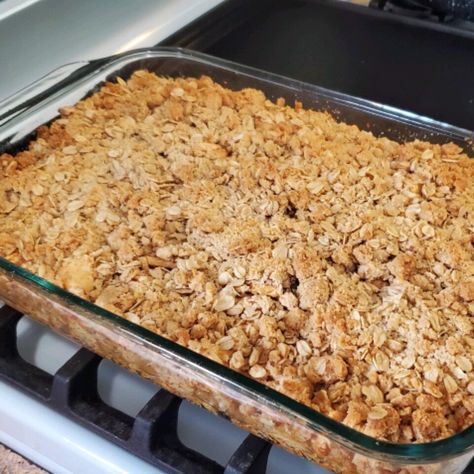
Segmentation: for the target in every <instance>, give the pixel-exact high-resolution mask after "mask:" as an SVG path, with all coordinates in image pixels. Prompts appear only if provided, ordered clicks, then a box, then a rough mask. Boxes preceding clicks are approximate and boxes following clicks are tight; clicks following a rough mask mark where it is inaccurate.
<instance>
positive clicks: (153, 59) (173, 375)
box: [0, 48, 474, 474]
mask: <svg viewBox="0 0 474 474" xmlns="http://www.w3.org/2000/svg"><path fill="white" fill-rule="evenodd" d="M137 69H148V70H150V71H153V72H155V73H157V74H159V75H166V76H200V75H202V74H205V75H208V76H211V77H212V78H213V79H214V80H215V81H217V82H219V83H221V84H223V85H225V86H226V87H229V88H231V89H240V88H244V87H253V88H257V89H260V90H262V91H264V92H265V94H266V95H267V97H269V98H270V99H273V100H274V99H276V98H278V97H284V98H285V99H286V100H287V102H288V103H293V102H294V101H295V100H299V101H301V102H302V103H303V105H304V106H305V107H307V108H316V109H320V110H321V109H324V110H327V111H330V112H331V113H333V114H335V115H336V116H337V117H338V118H340V119H342V120H344V121H346V122H349V123H353V124H356V125H358V126H359V127H360V128H362V129H365V130H370V131H372V132H373V133H375V134H376V135H386V136H388V137H389V138H393V139H398V140H404V141H406V140H412V139H415V138H419V139H423V140H429V141H431V142H437V143H445V142H454V143H456V144H458V145H459V146H461V147H462V148H463V149H464V150H465V151H466V152H467V153H469V154H471V156H472V149H471V148H470V147H471V143H472V139H474V134H473V133H472V132H470V131H467V130H461V129H459V128H454V127H452V126H450V125H447V124H443V123H439V122H435V121H433V120H431V119H428V118H425V117H419V116H417V115H416V114H413V113H408V112H404V111H400V110H397V109H394V108H391V107H386V106H382V105H379V104H375V103H371V102H369V101H366V100H361V99H357V98H353V97H349V96H346V95H343V94H340V93H337V92H332V91H329V90H326V89H322V88H319V87H315V86H313V85H309V84H305V83H302V82H298V81H294V80H290V79H287V78H283V77H280V76H276V75H273V74H269V73H266V72H262V71H258V70H255V69H251V68H247V67H244V66H240V65H237V64H233V63H230V62H227V61H223V60H220V59H216V58H213V57H210V56H206V55H203V54H200V53H195V52H190V51H186V50H182V49H176V48H154V49H146V50H138V51H133V52H129V53H125V54H122V55H119V56H114V57H110V58H105V59H100V60H96V61H91V62H80V63H72V64H69V65H66V66H64V67H62V68H60V69H58V70H56V71H54V72H53V73H51V74H49V75H47V76H45V77H44V78H43V79H41V80H40V81H38V82H37V83H35V84H32V85H31V86H29V87H27V88H26V89H24V90H22V91H20V92H19V93H18V94H16V95H15V96H13V97H11V98H9V99H7V100H6V101H4V102H3V103H0V153H1V152H12V153H14V152H16V151H18V150H21V149H22V148H23V147H25V145H26V144H27V143H28V141H29V140H31V138H32V137H34V131H35V129H36V128H37V127H38V126H40V125H42V124H45V123H48V122H49V121H51V120H52V119H53V118H54V117H56V116H58V109H59V108H61V107H64V106H68V105H73V104H74V103H76V102H77V101H78V100H80V99H81V98H83V97H85V96H86V95H88V94H91V93H93V92H94V91H96V90H97V89H98V88H99V87H100V85H101V84H102V83H103V82H104V81H105V80H114V79H115V78H116V77H118V76H120V77H122V78H124V79H126V78H128V77H129V76H130V75H131V74H132V73H133V72H134V71H135V70H137ZM0 298H1V299H2V300H4V301H5V302H6V303H8V304H9V305H11V306H13V307H15V308H17V309H18V310H20V311H23V312H25V313H28V314H29V315H31V316H32V317H34V318H35V319H37V320H38V321H40V322H41V323H44V324H46V325H48V326H50V327H51V328H52V329H54V330H56V331H57V332H59V333H61V334H63V335H65V336H68V337H70V338H71V339H73V340H75V341H77V342H79V343H80V344H82V345H83V346H85V347H87V348H89V349H90V350H92V351H94V352H96V353H98V354H99V355H101V356H104V357H107V358H109V359H112V360H113V361H114V362H116V363H118V364H120V365H122V366H124V367H126V368H128V369H130V370H132V371H134V372H136V373H138V374H140V375H141V376H143V377H145V378H147V379H149V380H151V381H153V382H155V383H157V384H159V385H161V386H163V387H164V388H166V389H168V390H170V391H171V392H173V393H176V394H177V395H179V396H180V397H183V398H186V399H188V400H189V401H191V402H194V403H196V404H198V405H201V406H203V407H205V408H207V409H209V410H210V411H212V412H214V413H219V414H222V415H224V416H226V417H228V418H229V419H230V420H232V421H233V422H234V423H235V424H237V425H238V426H240V427H242V428H244V429H246V430H248V431H250V432H252V433H254V434H256V435H258V436H261V437H263V438H266V439H269V440H270V441H272V442H274V443H276V444H278V445H280V446H282V447H284V448H286V449H288V450H290V451H292V452H294V453H296V454H299V455H302V456H304V457H306V458H308V459H310V460H312V461H314V462H315V463H318V464H320V465H322V466H324V467H326V468H328V469H330V470H332V471H335V472H341V473H366V472H369V471H370V472H373V473H384V474H388V473H443V474H448V473H460V472H462V471H463V469H464V468H465V467H466V466H467V464H468V463H469V461H470V460H471V458H472V457H473V455H474V426H471V427H470V428H468V429H467V430H465V431H463V432H461V433H458V434H457V435H455V436H452V437H450V438H447V439H444V440H441V441H437V442H432V443H424V444H394V443H388V442H384V441H379V440H376V439H374V438H370V437H368V436H365V435H363V434H361V433H359V432H357V431H355V430H352V429H351V428H349V427H347V426H345V425H343V424H341V423H338V422H336V421H334V420H332V419H330V418H328V417H326V416H324V415H322V414H320V413H318V412H316V411H314V410H312V409H310V408H309V407H307V406H304V405H302V404H300V403H298V402H296V401H295V400H292V399H290V398H288V397H286V396H284V395H282V394H280V393H278V392H276V391H274V390H272V389H270V388H268V387H266V386H264V385H263V384H260V383H258V382H256V381H255V380H252V379H249V378H247V377H245V376H243V375H241V374H239V373H237V372H234V371H232V370H231V369H228V368H227V367H224V366H223V365H220V364H218V363H216V362H213V361H212V360H210V359H207V358H205V357H204V356H201V355H199V354H197V353H194V352H192V351H190V350H189V349H186V348H184V347H182V346H180V345H178V344H176V343H174V342H171V341H169V340H167V339H165V338H163V337H161V336H159V335H156V334H154V333H152V332H150V331H148V330H146V329H144V328H142V327H139V326H138V325H135V324H133V323H131V322H129V321H127V320H125V319H123V318H121V317H119V316H116V315H114V314H112V313H110V312H108V311H106V310H104V309H101V308H99V307H98V306H96V305H94V304H91V303H89V302H87V301H85V300H83V299H81V298H79V297H77V296H75V295H73V294H71V293H68V292H67V291H65V290H62V289H61V288H59V287H57V286H55V285H53V284H51V283H49V282H48V281H46V280H44V279H42V278H40V277H38V276H35V275H33V274H32V273H30V272H28V271H26V270H24V269H22V268H20V267H18V266H15V265H14V264H12V263H10V262H8V261H6V260H4V259H1V258H0Z"/></svg>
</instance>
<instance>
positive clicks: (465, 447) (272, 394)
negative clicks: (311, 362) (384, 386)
mask: <svg viewBox="0 0 474 474" xmlns="http://www.w3.org/2000/svg"><path fill="white" fill-rule="evenodd" d="M153 58H157V59H159V58H162V59H166V58H169V59H183V60H191V61H196V62H198V63H201V64H207V65H209V66H213V67H218V68H220V69H225V70H227V71H229V72H233V73H237V74H243V75H245V76H247V77H250V78H255V79H257V80H260V81H265V82H269V83H273V84H275V85H279V86H283V87H285V88H287V89H291V90H292V91H294V92H313V93H315V94H317V95H319V96H321V97H323V98H327V99H329V100H331V101H332V102H336V103H342V104H344V105H346V106H352V107H353V108H356V109H358V110H362V111H363V112H366V113H371V114H372V115H379V116H383V117H385V118H389V119H392V120H396V121H398V122H403V123H405V124H408V125H412V126H416V127H418V128H423V129H426V130H427V131H430V132H432V133H435V132H438V133H442V134H443V135H450V136H452V137H453V138H456V139H467V140H469V139H471V138H472V137H474V133H473V132H470V131H468V130H464V129H462V128H459V127H454V126H451V125H449V124H446V123H443V122H439V121H436V120H433V119H430V118H428V117H421V116H418V115H416V114H415V113H412V112H407V111H404V110H400V109H397V108H395V107H391V106H385V105H382V104H378V103H376V102H372V101H369V100H366V99H361V98H357V97H353V96H350V95H347V94H343V93H340V92H336V91H331V90H330V89H326V88H322V87H319V86H315V85H312V84H308V83H305V82H302V81H297V80H294V79H290V78H286V77H284V76H281V75H277V74H273V73H269V72H266V71H261V70H259V69H256V68H251V67H248V66H243V65H240V64H237V63H234V62H231V61H227V60H223V59H220V58H215V57H213V56H210V55H207V54H203V53H198V52H195V51H189V50H185V49H183V48H175V47H154V48H143V49H139V50H133V51H129V52H126V53H122V54H119V55H114V56H109V57H106V58H101V59H97V60H93V61H90V62H87V63H86V65H85V66H82V67H81V71H82V73H81V74H80V75H79V76H75V77H74V78H73V79H69V78H68V77H67V78H66V79H64V80H63V81H61V84H62V87H60V88H59V89H55V90H54V91H53V92H52V93H51V94H50V95H49V94H47V93H46V95H45V96H44V97H42V98H41V100H39V101H38V102H37V103H35V104H34V105H32V106H31V107H27V108H25V109H24V110H21V111H20V113H19V114H16V115H14V116H13V117H12V120H7V121H6V122H4V124H2V125H1V126H0V130H1V131H8V129H9V128H12V127H13V126H14V125H16V124H18V123H20V122H21V121H22V119H24V118H26V117H32V116H35V114H38V113H39V112H41V110H42V109H43V108H44V107H45V106H46V105H47V104H48V103H50V102H51V101H52V100H53V99H54V100H56V99H59V98H60V97H61V96H64V95H66V94H70V93H71V92H73V91H74V90H75V89H76V88H78V87H79V86H80V85H81V84H83V83H86V82H88V81H91V80H93V79H94V77H95V76H99V75H103V73H104V72H107V70H108V69H110V73H113V72H115V69H114V68H115V67H117V66H119V65H120V63H122V62H123V63H124V64H122V66H126V65H127V64H129V63H131V62H133V61H136V60H140V59H153ZM71 64H74V63H71ZM77 64H83V62H78V63H77ZM53 72H54V71H53ZM211 75H212V74H211ZM45 77H46V76H45ZM40 82H41V79H40V80H39V81H37V83H38V84H39V83H40ZM101 82H102V81H98V82H96V83H94V86H95V85H98V84H100V83H101ZM34 84H36V83H33V85H32V86H34ZM29 87H31V86H29ZM21 92H22V91H20V92H19V94H21ZM46 92H48V91H46ZM79 100H80V99H79ZM1 108H2V103H0V115H1V113H2V110H1ZM8 113H9V111H8V110H7V111H6V115H8ZM12 123H13V125H12ZM0 269H3V270H4V271H5V272H8V273H10V274H12V275H14V276H16V277H17V278H19V279H20V280H24V281H27V282H28V283H30V284H32V285H33V286H34V287H36V288H38V289H40V290H46V291H47V292H48V293H52V294H54V295H55V296H57V297H58V298H60V299H61V300H63V301H64V303H66V304H68V305H72V306H75V307H81V308H84V309H85V310H87V311H88V312H90V313H93V314H94V315H96V316H99V317H100V318H105V319H106V320H108V321H109V322H110V323H112V324H113V325H114V326H116V327H119V328H120V329H122V330H124V331H125V332H128V333H129V334H131V335H132V336H134V337H137V338H139V339H142V340H144V341H147V342H148V343H151V344H152V345H153V346H155V347H156V348H158V349H160V350H163V351H165V352H166V353H168V354H171V355H174V356H176V357H178V358H180V359H185V360H186V361H187V362H191V363H192V364H194V365H199V366H201V367H202V368H204V369H205V370H206V371H208V372H211V373H213V374H214V375H215V376H217V377H219V378H220V379H221V380H222V381H223V382H224V383H230V384H232V385H233V386H234V387H237V388H239V389H244V390H245V391H246V392H249V393H251V394H252V395H254V396H257V397H258V398H263V399H264V400H265V401H266V402H269V403H270V404H271V405H275V406H277V407H280V408H284V410H285V412H286V413H287V414H289V415H290V416H294V417H295V416H296V418H298V419H300V420H302V421H304V422H305V423H306V424H307V426H308V427H310V428H312V429H313V428H316V431H320V430H318V429H317V427H321V428H322V429H323V430H324V432H325V433H326V435H329V436H330V435H335V436H336V439H337V440H338V441H339V442H342V443H344V442H349V443H350V444H351V448H356V449H358V450H361V451H363V452H367V451H370V452H373V453H374V454H375V453H376V454H378V455H379V456H381V457H386V456H390V457H391V458H392V459H396V460H398V461H400V462H405V463H409V464H416V463H423V462H424V463H427V462H431V463H434V462H439V461H442V460H444V459H449V458H453V457H455V456H457V455H461V454H465V453H467V452H468V451H469V450H471V449H472V448H473V446H474V425H471V426H470V427H468V428H467V429H465V430H463V431H461V432H459V433H456V434H454V435H452V436H450V437H448V438H444V439H441V440H438V441H433V442H428V443H409V444H402V443H391V442H387V441H383V440H379V439H376V438H373V437H370V436H367V435H365V434H363V433H361V432H359V431H357V430H354V429H352V428H350V427H348V426H347V425H344V424H343V423H340V422H338V421H336V420H333V419H331V418H329V417H327V416H326V415H323V414H322V413H319V412H317V411H316V410H314V409H312V408H310V407H308V406H306V405H304V404H301V403H299V402H297V401H296V400H294V399H292V398H290V397H288V396H286V395H284V394H282V393H280V392H277V391H276V390H274V389H271V388H270V387H267V386H266V385H264V384H262V383H260V382H257V381H255V380H253V379H251V378H250V377H246V376H244V375H242V374H240V373H238V372H236V371H234V370H232V369H230V368H228V367H226V366H224V365H223V364H219V363H217V362H215V361H213V360H211V359H208V358H207V357H205V356H203V355H201V354H199V353H197V352H194V351H192V350H190V349H188V348H186V347H184V346H181V345H179V344H177V343H175V342H173V341H171V340H169V339H166V338H164V337H163V336H160V335H158V334H155V333H153V332H151V331H149V330H147V329H145V328H143V327H141V326H139V325H137V324H135V323H132V322H130V321H128V320H126V319H124V318H122V317H120V316H118V315H115V314H114V313H111V312H109V311H107V310H105V309H103V308H100V307H99V306H97V305H95V304H93V303H90V302H89V301H86V300H85V299H83V298H80V297H78V296H76V295H74V294H72V293H69V292H68V291H66V290H63V289H62V288H60V287H58V286H56V285H54V284H52V283H50V282H48V281H47V280H45V279H43V278H41V277H39V276H36V275H34V274H33V273H31V272H30V271H28V270H26V269H24V268H21V267H19V266H17V265H15V264H13V263H11V262H9V261H8V260H6V259H4V258H2V257H0ZM324 432H323V434H324Z"/></svg>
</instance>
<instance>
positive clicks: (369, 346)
mask: <svg viewBox="0 0 474 474" xmlns="http://www.w3.org/2000/svg"><path fill="white" fill-rule="evenodd" d="M61 113H62V117H61V118H60V119H58V120H56V121H55V122H54V123H53V124H52V125H51V126H49V127H42V128H40V129H39V132H38V137H37V139H36V140H34V141H33V142H32V143H31V145H30V147H29V149H28V150H27V151H24V152H21V153H18V154H17V155H16V156H10V155H2V156H0V178H1V179H0V225H1V227H0V255H2V256H4V257H5V258H7V259H9V260H10V261H12V262H14V263H16V264H19V265H21V266H23V267H25V268H27V269H29V270H30V271H32V272H34V273H36V274H38V275H40V276H42V277H43V278H46V279H47V280H50V281H52V282H54V283H56V284H58V285H60V286H62V287H64V288H66V289H67V290H69V291H71V292H73V293H75V294H77V295H79V296H82V297H84V298H86V299H88V300H90V301H93V302H95V303H96V304H97V305H99V306H102V307H104V308H106V309H108V310H110V311H113V312H115V313H117V314H119V315H121V316H123V317H124V318H126V319H128V320H129V321H132V322H134V323H137V324H140V325H141V326H144V327H145V328H147V329H149V330H151V331H153V332H156V333H159V334H162V335H164V336H166V337H168V338H170V339H172V340H174V341H176V342H178V343H179V344H182V345H185V346H187V347H189V348H191V349H193V350H195V351H197V352H200V353H201V354H204V355H206V356H208V357H210V358H212V359H214V360H216V361H218V362H221V363H223V364H225V365H228V366H230V367H231V368H233V369H235V370H238V371H240V372H242V373H243V374H248V375H249V376H250V377H253V378H255V379H257V380H259V381H261V382H262V383H264V384H267V385H269V386H271V387H273V388H275V389H276V390H279V391H281V392H283V393H285V394H287V395H289V396H290V397H293V398H295V399H296V400H298V401H300V402H302V403H304V404H306V405H309V406H310V407H312V408H314V409H316V410H318V411H320V412H322V413H324V414H326V415H328V416H330V417H332V418H334V419H336V420H339V421H342V422H343V423H345V424H347V425H349V426H351V427H354V428H355V429H357V430H360V431H362V432H364V433H366V434H368V435H371V436H374V437H376V438H380V439H387V440H391V441H395V442H404V443H406V442H422V441H431V440H435V439H440V438H444V437H447V436H450V435H452V434H454V433H456V432H459V431H461V430H462V429H464V428H466V427H468V426H470V425H471V424H472V423H473V420H474V372H473V356H474V334H473V326H472V322H471V318H472V317H473V315H474V251H473V248H474V247H473V242H474V237H473V236H474V191H473V190H474V188H473V186H472V182H473V178H474V162H473V161H471V160H470V159H469V158H468V157H467V156H466V155H465V154H463V153H462V151H461V150H460V149H459V148H458V147H457V146H455V145H453V144H447V145H434V144H430V143H425V142H420V141H414V142H411V143H404V144H401V143H396V142H394V141H390V140H388V139H387V138H375V137H374V136H373V135H372V134H370V133H367V132H364V131H361V130H359V129H358V128H357V127H355V126H351V125H347V124H344V123H337V122H336V121H335V119H334V118H333V117H332V116H330V115H329V114H327V113H320V112H316V111H313V110H304V109H303V108H302V107H301V105H300V104H296V107H295V108H292V107H288V106H285V104H284V101H283V100H282V99H280V100H279V101H277V103H276V104H275V103H272V102H270V101H269V100H266V98H265V96H264V95H263V93H262V92H260V91H257V90H252V89H244V90H241V91H237V92H235V91H231V90H228V89H225V88H223V87H222V86H220V85H218V84H216V83H214V82H213V81H212V80H211V79H209V78H207V77H202V78H200V79H192V78H186V79H169V78H163V77H157V76H156V75H154V74H151V73H148V72H145V71H139V72H136V73H135V74H134V75H133V77H132V78H131V79H130V80H129V81H127V82H125V81H123V80H121V79H119V80H118V83H116V84H111V83H108V84H106V85H105V86H104V87H103V88H102V90H101V91H100V92H98V93H96V94H94V95H93V96H91V97H89V98H88V99H85V100H83V101H81V102H80V103H78V104H77V105H76V106H74V107H71V108H67V109H63V110H62V112H61Z"/></svg>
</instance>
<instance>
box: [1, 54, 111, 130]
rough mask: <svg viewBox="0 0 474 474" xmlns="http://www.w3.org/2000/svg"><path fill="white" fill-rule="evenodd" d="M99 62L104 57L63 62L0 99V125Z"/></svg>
mask: <svg viewBox="0 0 474 474" xmlns="http://www.w3.org/2000/svg"><path fill="white" fill-rule="evenodd" d="M101 62H105V61H104V59H97V60H94V61H77V62H73V63H69V64H65V65H64V66H61V67H58V68H57V69H54V70H53V71H51V72H50V73H48V74H46V75H45V76H43V77H42V78H41V79H39V80H37V81H35V82H33V83H31V84H29V85H28V86H26V87H24V88H23V89H20V90H19V91H18V92H16V93H14V94H13V95H11V96H9V97H7V98H6V99H4V100H3V101H0V127H1V126H2V125H4V124H5V123H7V122H9V121H10V120H11V119H12V118H14V117H16V116H17V115H19V114H20V113H21V112H23V111H24V110H27V109H29V108H31V107H33V106H35V105H36V104H38V103H39V102H41V101H42V100H43V99H45V98H46V97H50V96H51V95H52V94H54V93H55V92H56V91H59V90H61V88H62V87H63V85H64V83H65V82H66V81H70V80H71V79H72V78H76V77H77V78H79V77H81V76H82V75H83V74H85V73H86V72H88V71H90V69H91V67H92V68H96V67H97V66H98V65H99V63H101Z"/></svg>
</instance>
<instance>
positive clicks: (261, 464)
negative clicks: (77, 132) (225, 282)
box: [0, 306, 474, 474]
mask: <svg viewBox="0 0 474 474" xmlns="http://www.w3.org/2000/svg"><path fill="white" fill-rule="evenodd" d="M22 317H23V314H22V313H20V312H18V311H16V310H15V309H13V308H10V307H9V306H3V307H2V308H0V379H1V380H4V381H6V382H8V383H10V384H11V385H13V386H14V387H16V388H18V389H20V390H22V391H23V392H26V393H27V394H28V395H30V396H32V397H33V398H35V399H36V400H39V401H41V402H42V403H44V404H45V405H47V406H48V407H50V408H53V409H54V410H56V411H58V412H60V413H62V414H63V415H65V416H67V417H68V418H70V419H72V420H73V421H76V422H77V423H79V424H81V425H83V426H85V427H86V428H88V429H90V430H91V431H93V432H94V433H97V434H98V435H100V436H102V437H103V438H105V439H107V440H109V441H111V442H112V443H114V444H116V445H118V446H120V447H121V448H124V449H125V450H127V451H129V452H130V453H133V454H135V455H136V456H138V457H140V458H142V459H144V460H145V461H147V462H149V463H150V464H152V465H154V466H156V467H158V468H160V469H161V470H163V471H165V472H168V473H173V474H261V473H264V472H265V471H266V466H267V460H268V455H269V453H270V448H271V447H272V445H271V444H270V443H269V442H267V441H264V440H262V439H260V438H258V437H256V436H254V435H248V436H247V437H246V438H245V439H244V441H243V442H242V444H241V445H240V446H239V447H238V448H237V450H236V451H235V452H234V453H233V454H232V456H231V457H230V460H229V462H228V463H227V464H226V465H225V466H221V465H220V464H218V463H216V462H215V461H213V460H212V459H210V458H208V457H206V456H204V455H202V454H200V453H198V452H197V451H194V450H192V449H189V448H187V447H186V446H185V445H184V444H183V443H182V442H181V441H180V440H179V437H178V432H177V426H178V410H179V407H180V404H181V402H182V399H181V398H179V397H177V396H176V395H173V394H172V393H170V392H168V391H166V390H164V389H161V390H159V391H158V392H157V393H156V394H155V395H154V396H153V397H152V398H151V399H150V401H149V402H148V403H147V404H146V405H145V406H144V407H143V408H142V409H141V410H140V412H139V413H138V415H137V416H136V417H135V418H133V417H131V416H129V415H127V414H125V413H123V412H121V411H120V410H117V409H115V408H113V407H111V406H109V405H107V404H106V403H104V402H103V401H102V400H101V398H100V396H99V393H98V388H97V371H98V367H99V364H100V362H101V361H102V358H101V357H100V356H98V355H96V354H94V353H92V352H90V351H88V350H87V349H80V350H79V351H78V352H76V354H75V355H73V356H72V357H71V358H70V359H69V360H68V361H66V362H65V363H64V364H63V365H62V367H61V368H59V370H57V372H56V373H55V374H54V375H51V374H49V373H47V372H45V371H44V370H42V369H39V368H38V367H35V366H34V365H32V364H30V363H29V362H26V361H25V360H24V359H23V358H22V357H21V356H20V354H19V353H18V349H17V332H16V327H17V324H18V322H19V320H20V319H21V318H22ZM464 474H474V461H473V462H472V463H471V464H470V465H469V466H468V468H467V469H466V470H465V471H464Z"/></svg>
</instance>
